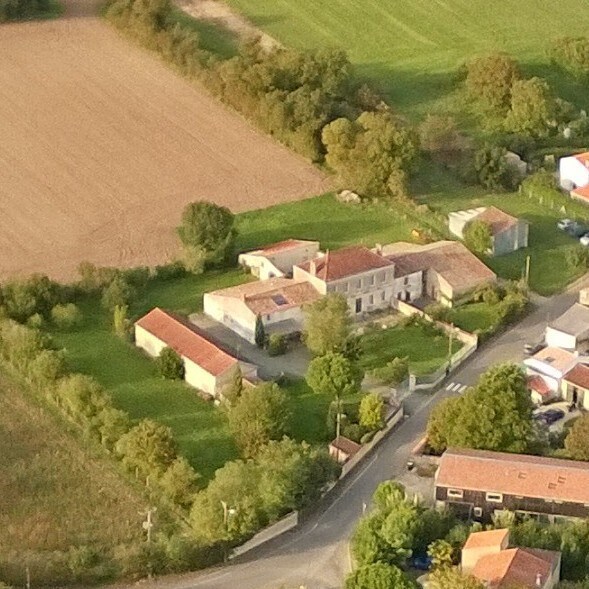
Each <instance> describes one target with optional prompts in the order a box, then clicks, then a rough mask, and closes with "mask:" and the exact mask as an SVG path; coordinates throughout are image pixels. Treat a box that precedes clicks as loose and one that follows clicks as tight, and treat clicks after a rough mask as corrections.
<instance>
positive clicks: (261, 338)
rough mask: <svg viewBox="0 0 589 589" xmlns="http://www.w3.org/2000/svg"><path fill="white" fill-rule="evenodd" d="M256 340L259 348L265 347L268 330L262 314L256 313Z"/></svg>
mask: <svg viewBox="0 0 589 589" xmlns="http://www.w3.org/2000/svg"><path fill="white" fill-rule="evenodd" d="M254 340H255V342H256V346H258V348H263V347H264V345H265V344H266V330H265V329H264V322H263V321H262V318H261V317H260V315H256V326H255V329H254Z"/></svg>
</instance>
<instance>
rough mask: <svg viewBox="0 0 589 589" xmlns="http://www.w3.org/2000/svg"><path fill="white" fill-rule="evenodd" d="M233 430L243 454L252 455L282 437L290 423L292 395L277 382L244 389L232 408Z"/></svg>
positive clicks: (231, 425) (230, 424) (247, 456)
mask: <svg viewBox="0 0 589 589" xmlns="http://www.w3.org/2000/svg"><path fill="white" fill-rule="evenodd" d="M228 417H229V429H230V430H231V433H232V434H233V436H234V437H235V441H236V443H237V446H238V447H239V448H240V449H241V452H242V454H243V456H245V457H246V458H252V457H254V456H256V455H257V454H258V452H259V451H260V450H261V448H262V447H263V446H264V445H265V444H267V443H268V442H269V441H270V440H278V439H280V438H281V437H282V436H283V435H284V434H285V433H286V431H287V429H288V426H289V422H290V417H291V414H290V409H289V405H288V398H287V396H286V395H285V394H284V392H283V391H282V390H281V389H280V388H279V387H278V386H277V385H276V384H274V383H266V384H263V385H259V386H257V387H248V388H246V389H244V390H243V392H242V393H241V396H240V397H239V398H238V399H237V401H236V402H235V405H234V406H233V407H231V408H230V409H229V412H228Z"/></svg>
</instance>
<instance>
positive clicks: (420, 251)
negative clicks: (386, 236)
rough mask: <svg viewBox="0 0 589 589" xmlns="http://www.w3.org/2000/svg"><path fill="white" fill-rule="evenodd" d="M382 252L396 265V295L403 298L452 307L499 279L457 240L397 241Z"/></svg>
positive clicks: (383, 248)
mask: <svg viewBox="0 0 589 589" xmlns="http://www.w3.org/2000/svg"><path fill="white" fill-rule="evenodd" d="M380 251H381V255H382V256H383V257H384V258H386V259H387V260H389V261H390V262H392V263H393V264H394V265H395V282H394V285H393V286H394V291H395V298H398V299H400V300H404V301H405V300H409V301H412V300H415V299H416V298H420V297H428V298H431V299H432V300H435V301H438V302H440V303H442V304H444V305H447V306H449V307H451V306H453V305H455V304H456V303H458V302H460V300H461V299H464V298H466V297H467V296H468V295H469V294H470V293H472V291H473V290H474V289H475V288H477V287H478V286H481V285H483V284H488V283H493V282H495V281H496V280H497V276H496V274H495V273H494V272H492V271H491V270H490V269H489V268H487V266H485V264H483V262H481V261H480V260H479V259H478V258H477V257H476V256H475V255H474V254H473V253H472V252H471V251H469V250H468V248H467V247H466V246H465V245H464V244H462V243H460V242H457V241H436V242H434V243H429V244H426V245H416V244H412V243H406V242H397V243H392V244H390V245H386V246H383V247H382V248H380Z"/></svg>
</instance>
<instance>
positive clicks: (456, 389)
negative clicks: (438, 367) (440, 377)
mask: <svg viewBox="0 0 589 589" xmlns="http://www.w3.org/2000/svg"><path fill="white" fill-rule="evenodd" d="M461 386H462V385H461V384H460V383H459V382H457V383H456V384H455V385H454V387H453V388H452V392H454V393H455V392H456V391H458V389H459V388H460V387H461Z"/></svg>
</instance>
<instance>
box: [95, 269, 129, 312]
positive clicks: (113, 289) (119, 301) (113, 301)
mask: <svg viewBox="0 0 589 589" xmlns="http://www.w3.org/2000/svg"><path fill="white" fill-rule="evenodd" d="M134 296H135V290H134V289H133V288H132V287H131V285H130V284H129V283H128V282H127V281H126V280H125V278H124V277H123V276H121V275H117V276H115V277H114V278H113V280H112V282H111V283H110V284H109V285H108V286H107V287H106V288H105V289H104V290H103V292H102V306H103V307H104V308H105V309H107V310H109V311H113V310H114V308H115V307H117V306H119V307H124V306H127V305H129V303H130V302H131V301H132V300H133V298H134Z"/></svg>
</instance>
